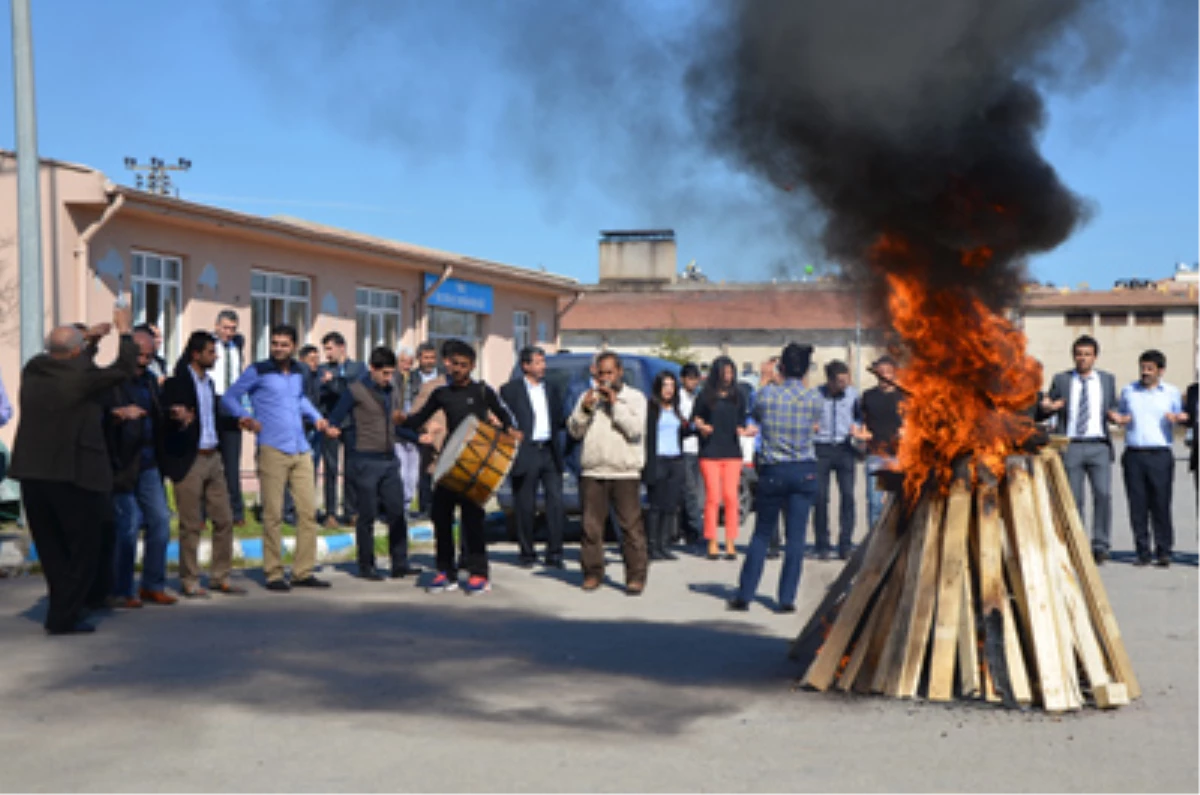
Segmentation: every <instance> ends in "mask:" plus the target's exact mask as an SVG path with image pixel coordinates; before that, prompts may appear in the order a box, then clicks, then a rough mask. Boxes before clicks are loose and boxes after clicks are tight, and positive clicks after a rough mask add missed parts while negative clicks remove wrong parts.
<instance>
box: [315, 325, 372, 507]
mask: <svg viewBox="0 0 1200 795" xmlns="http://www.w3.org/2000/svg"><path fill="white" fill-rule="evenodd" d="M321 348H322V349H323V350H324V353H325V364H323V365H321V369H320V374H319V381H320V397H321V402H320V403H319V404H318V405H317V408H318V409H319V410H320V412H321V413H322V414H324V415H326V416H328V415H329V414H330V413H331V412H332V411H333V410H334V408H335V407H336V406H337V404H338V401H339V400H341V398H342V393H343V392H345V391H346V390H347V389H349V388H350V384H352V383H354V382H355V381H358V380H360V379H362V378H363V376H364V375H365V374H366V368H364V367H363V365H362V363H361V362H356V361H354V360H353V359H351V358H350V356H349V354H348V353H347V352H346V338H345V337H343V336H342V335H341V334H340V333H338V332H336V331H331V332H329V333H328V334H326V335H325V336H324V337H322V338H321ZM349 422H350V420H349V419H347V420H346V423H347V424H348V423H349ZM340 430H344V429H340ZM344 449H345V445H344V444H343V443H342V441H341V440H340V439H336V438H333V437H327V438H325V439H323V440H322V441H321V456H322V458H323V459H324V461H325V526H326V527H330V528H332V527H337V526H338V518H337V516H338V513H337V483H338V473H339V471H340V472H345V471H346V468H345V467H343V466H341V463H342V458H343V450H344ZM357 517H358V494H357V492H356V490H355V488H354V478H350V477H348V478H345V484H344V486H343V494H342V517H341V523H342V524H354V523H355V520H356V519H357Z"/></svg>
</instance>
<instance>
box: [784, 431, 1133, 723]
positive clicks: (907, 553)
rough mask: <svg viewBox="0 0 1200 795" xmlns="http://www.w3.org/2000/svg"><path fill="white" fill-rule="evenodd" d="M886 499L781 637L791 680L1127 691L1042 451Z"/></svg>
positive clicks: (1068, 506) (1036, 697) (1056, 699)
mask: <svg viewBox="0 0 1200 795" xmlns="http://www.w3.org/2000/svg"><path fill="white" fill-rule="evenodd" d="M977 471H979V472H983V473H985V474H983V475H981V476H980V477H979V478H978V482H976V483H975V485H974V486H973V487H972V485H971V478H970V475H969V469H968V468H967V467H965V466H962V465H961V464H960V466H959V467H958V470H957V472H956V476H955V478H954V480H953V482H952V484H951V486H950V489H949V492H948V494H943V493H942V491H941V490H939V489H938V488H936V487H931V486H933V484H928V485H927V486H926V487H925V488H924V489H923V490H922V492H921V494H920V495H919V496H918V500H917V503H916V506H915V509H914V510H912V511H911V512H910V513H905V511H904V510H903V508H902V507H901V503H902V500H899V499H897V500H893V501H892V502H891V503H890V504H889V506H888V508H887V510H886V511H885V512H884V515H883V517H882V518H881V519H880V521H879V523H878V524H877V525H876V526H875V527H874V528H872V530H871V533H870V535H869V536H868V538H867V539H866V541H865V542H864V543H863V545H862V546H861V547H860V548H859V550H858V551H857V552H856V554H855V556H854V558H853V559H851V560H850V562H849V563H847V565H846V568H845V569H844V570H843V572H842V575H841V576H840V577H839V578H838V579H837V581H836V582H835V583H834V584H833V586H832V587H831V588H830V590H829V592H828V593H827V594H826V597H825V600H824V601H823V602H822V603H821V605H820V606H819V607H818V608H817V610H816V611H815V612H814V613H813V615H812V617H811V618H810V620H809V622H808V624H806V626H805V628H804V629H803V630H802V631H801V633H800V635H799V636H798V637H797V639H796V642H795V643H794V644H793V648H792V656H793V657H794V658H796V659H798V660H800V661H801V662H802V664H803V665H804V666H805V673H804V676H803V680H802V684H803V685H805V686H807V687H810V688H813V689H816V690H828V689H829V688H831V687H836V688H837V689H839V690H842V691H849V690H851V689H853V690H854V691H855V692H870V693H883V694H885V695H888V696H894V697H900V698H912V697H915V696H917V695H921V694H923V695H924V696H925V697H927V698H928V699H929V700H931V701H948V700H950V699H952V698H954V697H955V696H958V697H959V698H983V699H985V700H987V701H998V702H1002V703H1004V704H1005V705H1007V706H1024V705H1037V706H1041V707H1042V708H1044V709H1045V710H1047V711H1048V712H1062V711H1065V710H1075V709H1080V708H1081V707H1082V706H1083V705H1084V704H1085V703H1087V702H1088V701H1090V702H1091V703H1094V704H1095V705H1096V706H1099V707H1115V706H1119V705H1122V704H1126V703H1128V701H1129V699H1131V698H1137V697H1138V696H1139V695H1140V693H1141V690H1140V688H1139V686H1138V682H1137V678H1136V677H1135V676H1134V673H1133V667H1132V665H1131V664H1130V662H1129V657H1128V655H1127V654H1126V651H1125V646H1124V643H1123V641H1122V640H1121V633H1120V630H1119V629H1118V627H1117V623H1116V619H1115V617H1114V616H1113V613H1112V609H1111V607H1110V606H1109V603H1108V597H1107V595H1106V594H1105V591H1104V586H1103V584H1102V583H1101V581H1100V576H1099V572H1098V571H1097V569H1096V566H1095V563H1094V562H1093V560H1092V556H1091V547H1090V542H1089V541H1088V538H1087V535H1086V533H1085V532H1084V530H1083V527H1082V525H1081V524H1080V521H1079V515H1078V513H1077V512H1076V511H1075V509H1074V505H1073V502H1072V498H1071V492H1070V489H1069V487H1068V484H1067V479H1066V471H1065V470H1064V469H1063V466H1062V461H1061V460H1060V459H1059V457H1058V455H1057V454H1056V453H1055V452H1054V451H1053V450H1049V449H1047V450H1043V451H1041V452H1039V453H1038V454H1036V455H1013V456H1008V457H1007V458H1006V459H1005V461H1004V468H1003V469H1002V475H1001V477H1000V478H993V477H991V476H990V474H986V473H989V472H990V469H987V468H978V469H977Z"/></svg>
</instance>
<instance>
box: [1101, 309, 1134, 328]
mask: <svg viewBox="0 0 1200 795" xmlns="http://www.w3.org/2000/svg"><path fill="white" fill-rule="evenodd" d="M1128 324H1129V313H1128V312H1101V313H1100V325H1101V326H1125V325H1128Z"/></svg>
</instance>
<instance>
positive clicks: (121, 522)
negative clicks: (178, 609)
mask: <svg viewBox="0 0 1200 795" xmlns="http://www.w3.org/2000/svg"><path fill="white" fill-rule="evenodd" d="M113 513H114V519H115V523H116V529H117V544H116V563H115V569H116V571H115V579H114V580H113V594H114V595H116V596H128V597H132V596H134V595H135V594H134V591H133V566H134V563H135V562H136V559H137V542H138V532H139V531H140V530H141V529H142V525H143V524H144V525H145V526H146V544H145V547H144V548H143V549H142V588H144V589H146V590H147V591H162V590H163V589H164V588H166V586H167V542H168V541H170V539H171V514H170V511H168V510H167V493H166V491H164V490H163V481H162V475H160V474H159V472H158V469H147V470H144V471H143V472H142V473H141V474H140V475H138V481H137V485H136V486H135V487H134V490H133V491H126V492H116V493H114V494H113Z"/></svg>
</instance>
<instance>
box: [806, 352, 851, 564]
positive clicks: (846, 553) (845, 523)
mask: <svg viewBox="0 0 1200 795" xmlns="http://www.w3.org/2000/svg"><path fill="white" fill-rule="evenodd" d="M817 393H818V399H819V400H820V403H821V413H820V420H819V422H818V428H817V433H816V436H815V437H814V438H813V442H814V443H815V445H816V450H817V485H818V488H819V491H818V493H817V507H816V511H815V515H814V517H813V535H814V540H815V542H816V546H817V557H819V558H820V559H821V560H827V559H828V558H829V554H830V551H831V550H830V544H829V491H830V490H829V485H830V483H829V481H830V479H831V476H833V475H836V476H837V485H838V500H839V502H838V518H839V524H840V527H839V532H838V556H839V557H841V559H842V560H846V559H847V558H849V557H850V547H851V544H852V542H853V541H854V465H855V461H856V454H855V452H854V447H853V445H852V443H851V433H852V432H853V431H854V430H855V417H856V416H857V415H858V390H856V389H855V388H854V387H853V386H851V385H850V368H849V367H847V366H846V363H845V362H840V361H836V360H835V361H832V362H830V363H829V364H827V365H825V383H824V384H822V385H821V386H819V387H817Z"/></svg>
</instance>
